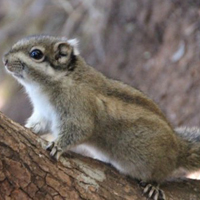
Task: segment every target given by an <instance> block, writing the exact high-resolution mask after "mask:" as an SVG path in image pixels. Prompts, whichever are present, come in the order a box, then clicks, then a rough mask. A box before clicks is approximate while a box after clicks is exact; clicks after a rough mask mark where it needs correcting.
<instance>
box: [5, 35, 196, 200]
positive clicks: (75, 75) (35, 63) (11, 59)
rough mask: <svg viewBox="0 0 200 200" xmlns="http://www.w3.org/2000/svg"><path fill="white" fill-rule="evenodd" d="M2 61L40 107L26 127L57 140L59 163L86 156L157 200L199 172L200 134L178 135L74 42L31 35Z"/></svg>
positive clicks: (182, 132) (145, 99)
mask: <svg viewBox="0 0 200 200" xmlns="http://www.w3.org/2000/svg"><path fill="white" fill-rule="evenodd" d="M3 61H4V64H5V67H6V69H7V71H8V72H9V73H10V74H11V75H13V77H15V78H16V79H17V80H18V81H19V82H20V83H21V84H22V85H23V86H24V87H25V89H26V92H27V93H28V95H29V97H30V100H31V102H32V104H33V114H32V115H31V117H30V118H29V119H28V121H27V124H26V127H28V128H31V129H32V130H33V131H34V132H35V133H38V134H43V133H46V132H49V131H50V132H51V133H52V134H53V135H54V136H55V138H56V139H55V141H54V142H52V143H51V144H50V145H48V147H47V148H48V149H50V151H51V152H50V155H51V156H53V157H55V158H56V159H59V157H60V155H61V154H62V153H63V152H65V151H68V150H72V151H79V153H81V150H83V149H86V150H87V151H89V153H90V155H91V156H92V157H93V158H96V159H99V160H101V161H103V162H106V163H110V164H112V165H113V166H114V167H115V168H117V169H118V170H119V171H120V172H121V173H123V174H126V175H129V176H131V177H133V178H135V179H137V180H138V181H141V182H140V183H141V184H140V185H141V187H143V190H144V193H145V194H146V195H147V197H148V198H152V199H154V200H158V199H159V200H162V199H165V195H164V192H163V191H162V190H160V189H159V188H158V187H159V184H160V183H162V182H163V181H164V180H165V179H166V178H167V177H168V176H169V175H171V174H172V173H173V172H174V171H175V170H177V169H179V168H185V169H186V170H190V171H191V170H196V169H198V168H200V130H199V129H198V128H191V129H190V128H180V129H177V130H174V129H173V128H172V126H171V125H170V123H169V122H168V120H167V119H166V117H165V116H164V114H163V113H162V112H161V110H160V109H159V107H158V106H157V105H156V104H155V103H154V102H153V101H152V100H151V99H149V98H148V97H147V96H145V95H144V94H143V93H142V92H140V91H139V90H137V89H135V88H133V87H131V86H128V85H126V84H123V83H121V82H119V81H115V80H111V79H109V78H106V77H105V76H104V75H103V74H101V73H100V72H98V71H96V70H95V69H94V68H92V67H90V66H89V65H87V64H86V63H85V61H84V60H83V58H82V57H81V56H80V55H79V51H78V49H77V41H76V40H75V39H74V40H68V39H66V38H59V37H53V36H47V35H38V36H29V37H26V38H24V39H22V40H20V41H19V42H17V43H16V44H15V45H14V46H13V47H12V48H11V50H10V51H9V52H8V53H6V54H5V56H4V59H3Z"/></svg>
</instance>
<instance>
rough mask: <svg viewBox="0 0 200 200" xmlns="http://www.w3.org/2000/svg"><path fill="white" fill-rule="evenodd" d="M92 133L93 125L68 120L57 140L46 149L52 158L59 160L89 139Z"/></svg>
mask: <svg viewBox="0 0 200 200" xmlns="http://www.w3.org/2000/svg"><path fill="white" fill-rule="evenodd" d="M61 127H62V126H61ZM92 131H93V123H88V124H81V123H74V122H73V121H72V120H68V121H67V123H66V124H64V125H63V127H62V128H61V131H60V133H59V134H58V137H57V139H56V140H55V141H53V142H51V143H50V144H49V145H48V146H47V147H46V149H47V150H49V151H50V155H51V156H52V157H54V158H55V159H56V160H59V158H60V156H61V155H62V154H63V153H64V152H66V151H68V150H70V149H72V148H73V147H74V146H76V145H78V144H81V143H82V142H83V141H86V140H87V139H89V137H90V136H91V134H92Z"/></svg>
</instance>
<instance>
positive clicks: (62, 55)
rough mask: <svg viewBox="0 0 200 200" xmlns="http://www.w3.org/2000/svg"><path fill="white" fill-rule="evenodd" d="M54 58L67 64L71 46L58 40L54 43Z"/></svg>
mask: <svg viewBox="0 0 200 200" xmlns="http://www.w3.org/2000/svg"><path fill="white" fill-rule="evenodd" d="M54 52H55V59H56V60H57V61H58V62H59V63H60V64H67V63H68V61H69V59H70V55H71V53H72V47H71V46H70V44H68V43H67V42H58V43H56V44H55V45H54Z"/></svg>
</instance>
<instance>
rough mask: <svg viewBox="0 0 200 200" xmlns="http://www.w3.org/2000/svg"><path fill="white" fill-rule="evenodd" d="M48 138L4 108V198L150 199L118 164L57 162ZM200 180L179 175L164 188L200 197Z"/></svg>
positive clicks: (175, 195)
mask: <svg viewBox="0 0 200 200" xmlns="http://www.w3.org/2000/svg"><path fill="white" fill-rule="evenodd" d="M41 144H44V141H43V140H42V139H41V138H39V137H38V136H36V135H34V134H33V133H32V132H31V131H29V130H27V129H25V128H24V127H22V126H20V125H19V124H16V123H15V122H13V121H11V120H10V119H8V118H7V117H5V116H4V115H2V114H1V113H0V199H1V200H26V199H34V200H36V199H39V200H41V199H42V200H43V199H45V200H46V199H48V200H50V199H54V200H60V199H69V200H78V199H91V200H99V199H106V200H120V199H125V200H137V199H138V200H145V198H144V197H143V196H142V193H141V190H140V188H139V187H138V186H137V184H136V182H135V181H134V180H131V179H129V178H127V177H125V176H123V175H121V174H120V173H118V172H117V171H116V170H115V169H114V168H113V167H111V166H109V165H107V164H104V163H102V162H99V161H96V160H92V159H90V158H85V157H82V156H80V155H76V154H66V155H65V156H62V157H61V159H60V162H56V161H54V160H53V159H52V158H51V157H50V156H49V154H48V152H46V151H45V150H44V149H43V148H42V147H41ZM199 183H200V181H197V180H189V179H188V180H180V179H179V180H176V181H168V182H166V183H164V184H163V185H162V186H161V188H162V189H163V190H164V191H165V193H166V196H167V197H168V198H167V199H173V200H180V199H181V200H190V199H191V200H195V199H200V184H199Z"/></svg>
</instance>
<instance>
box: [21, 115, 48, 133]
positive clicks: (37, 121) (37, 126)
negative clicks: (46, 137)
mask: <svg viewBox="0 0 200 200" xmlns="http://www.w3.org/2000/svg"><path fill="white" fill-rule="evenodd" d="M25 127H26V128H29V129H31V131H33V132H34V133H37V134H40V135H42V134H45V133H47V132H48V122H47V120H45V119H44V117H42V116H41V115H40V114H39V113H37V112H34V113H33V114H32V115H31V117H30V118H29V119H28V120H27V122H26V125H25Z"/></svg>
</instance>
